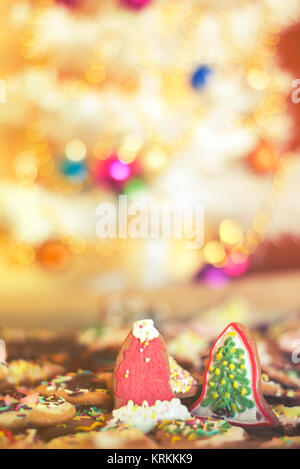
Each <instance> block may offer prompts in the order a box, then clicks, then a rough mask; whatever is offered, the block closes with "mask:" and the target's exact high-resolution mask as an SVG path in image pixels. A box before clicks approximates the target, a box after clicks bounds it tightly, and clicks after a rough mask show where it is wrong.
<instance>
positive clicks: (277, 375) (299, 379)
mask: <svg viewBox="0 0 300 469" xmlns="http://www.w3.org/2000/svg"><path fill="white" fill-rule="evenodd" d="M264 371H265V372H266V373H267V374H268V375H269V377H270V378H272V379H273V380H274V381H276V382H278V383H280V384H282V385H283V386H285V387H287V388H295V389H299V388H300V371H298V370H297V369H291V368H289V369H280V368H277V367H275V366H272V365H267V366H264Z"/></svg>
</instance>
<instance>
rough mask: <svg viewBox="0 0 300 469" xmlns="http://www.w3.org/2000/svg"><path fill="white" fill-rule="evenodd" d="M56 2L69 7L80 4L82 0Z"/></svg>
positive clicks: (59, 0)
mask: <svg viewBox="0 0 300 469" xmlns="http://www.w3.org/2000/svg"><path fill="white" fill-rule="evenodd" d="M55 1H56V3H58V4H60V5H63V6H65V7H67V8H76V7H78V6H79V5H80V3H81V2H82V0H55Z"/></svg>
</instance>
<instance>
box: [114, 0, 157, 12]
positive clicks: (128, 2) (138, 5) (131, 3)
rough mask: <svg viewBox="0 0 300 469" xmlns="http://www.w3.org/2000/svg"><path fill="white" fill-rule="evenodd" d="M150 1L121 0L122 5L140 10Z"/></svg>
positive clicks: (150, 0)
mask: <svg viewBox="0 0 300 469" xmlns="http://www.w3.org/2000/svg"><path fill="white" fill-rule="evenodd" d="M151 2H152V0H121V3H122V4H123V5H124V6H126V7H128V8H132V9H133V10H141V9H142V8H144V7H145V6H147V5H148V4H150V3H151Z"/></svg>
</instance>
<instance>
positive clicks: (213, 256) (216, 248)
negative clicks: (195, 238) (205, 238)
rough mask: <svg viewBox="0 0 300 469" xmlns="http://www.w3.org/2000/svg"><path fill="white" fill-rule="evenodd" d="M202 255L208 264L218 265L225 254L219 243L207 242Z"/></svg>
mask: <svg viewBox="0 0 300 469" xmlns="http://www.w3.org/2000/svg"><path fill="white" fill-rule="evenodd" d="M203 255H204V258H205V260H206V262H208V263H209V264H219V263H220V262H222V261H223V260H224V259H225V256H226V252H225V249H224V247H223V246H222V244H221V243H219V241H209V242H208V243H207V244H206V245H205V246H204V248H203Z"/></svg>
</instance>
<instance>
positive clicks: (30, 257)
mask: <svg viewBox="0 0 300 469" xmlns="http://www.w3.org/2000/svg"><path fill="white" fill-rule="evenodd" d="M14 259H15V261H16V262H17V263H18V264H21V265H30V264H32V263H33V261H34V260H35V252H34V249H33V248H32V247H31V246H27V245H25V244H24V245H20V246H17V247H16V249H15V250H14Z"/></svg>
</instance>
